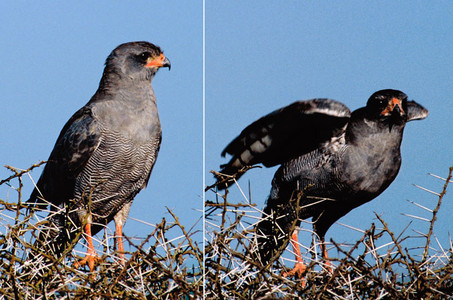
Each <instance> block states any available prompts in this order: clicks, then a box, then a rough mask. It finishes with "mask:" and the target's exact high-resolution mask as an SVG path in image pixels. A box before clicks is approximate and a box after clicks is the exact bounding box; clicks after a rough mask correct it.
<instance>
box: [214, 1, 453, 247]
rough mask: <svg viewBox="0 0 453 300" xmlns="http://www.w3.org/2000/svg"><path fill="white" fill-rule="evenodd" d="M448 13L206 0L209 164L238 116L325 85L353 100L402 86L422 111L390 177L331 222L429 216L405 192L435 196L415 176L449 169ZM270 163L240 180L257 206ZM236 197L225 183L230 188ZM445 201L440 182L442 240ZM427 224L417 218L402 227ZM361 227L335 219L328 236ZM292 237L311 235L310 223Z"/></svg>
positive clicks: (451, 71)
mask: <svg viewBox="0 0 453 300" xmlns="http://www.w3.org/2000/svg"><path fill="white" fill-rule="evenodd" d="M452 15H453V4H452V3H451V2H447V1H443V2H442V1H437V2H435V3H434V2H430V3H429V5H428V3H427V2H423V1H410V2H409V1H374V2H373V1H341V2H340V1H339V2H332V1H265V2H260V4H258V2H256V1H223V2H219V1H216V2H207V3H206V116H205V117H206V124H207V125H206V171H208V170H210V169H218V166H219V164H221V163H225V162H227V161H228V160H227V159H224V158H221V157H220V153H221V151H222V150H223V149H224V147H225V146H226V145H227V144H228V142H229V141H231V140H232V139H233V138H235V137H236V136H237V135H238V134H239V133H240V132H241V130H242V129H243V128H244V127H245V126H247V125H248V124H250V123H251V122H253V121H255V120H257V119H258V118H260V117H261V116H263V115H265V114H267V113H269V112H271V111H273V110H275V109H277V108H280V107H283V106H286V105H288V104H290V103H292V102H293V101H296V100H304V99H310V98H316V97H327V98H332V99H335V100H338V101H341V102H343V103H345V104H346V105H347V106H348V107H349V108H350V109H351V110H354V109H357V108H359V107H362V106H364V105H365V104H366V101H367V100H368V97H369V96H370V95H371V94H372V93H373V92H375V91H377V90H380V89H384V88H393V89H399V90H402V91H404V92H405V93H406V94H407V95H408V97H409V99H413V100H416V101H417V102H418V103H420V104H421V105H423V106H425V107H426V108H427V109H428V110H429V112H430V115H429V117H428V118H427V119H425V120H423V121H414V122H410V123H408V124H407V126H406V129H405V133H404V139H403V144H402V158H403V163H402V167H401V170H400V173H399V175H398V177H397V179H396V180H395V181H394V182H393V184H392V185H391V186H390V187H389V188H388V189H387V190H386V191H385V192H384V193H383V194H382V195H381V196H379V197H378V198H377V199H375V200H373V201H372V202H370V203H368V204H365V205H363V206H361V207H359V208H357V209H355V210H354V211H352V212H351V213H349V214H348V215H347V216H346V217H344V218H342V219H340V220H339V222H341V223H344V224H348V225H351V226H354V227H357V228H361V229H367V228H369V226H370V225H371V223H372V222H375V223H377V220H376V217H375V215H374V212H376V213H378V214H380V215H382V217H383V218H384V219H385V220H386V221H387V222H388V223H390V228H392V229H393V230H395V232H397V233H399V232H400V231H401V230H402V229H403V228H404V227H405V226H406V225H407V224H408V223H409V221H411V220H412V219H410V218H408V217H406V216H403V215H402V213H407V214H413V215H417V216H423V217H428V218H429V215H428V214H427V213H426V212H425V211H423V210H421V209H420V208H417V207H415V206H414V205H412V204H410V203H408V202H407V201H406V200H411V201H415V202H417V203H420V204H422V205H424V206H426V207H429V208H434V207H435V205H436V197H435V196H433V195H431V194H429V193H426V192H423V191H421V190H420V189H417V188H416V187H414V186H413V184H418V185H421V186H423V187H426V188H429V189H432V190H434V191H436V192H439V191H440V189H441V186H442V185H443V182H442V181H440V180H437V179H434V178H432V177H431V176H428V175H427V173H434V174H437V175H440V176H444V177H445V176H447V172H448V168H449V167H450V166H452V165H453V156H452V154H453V153H452V149H453V139H452V125H453V122H452V118H451V115H452V113H453V96H452V95H453V54H452V53H453V52H452V49H453V36H452V34H451V32H452V30H453V19H452V18H451V16H452ZM275 171H276V168H272V169H254V170H251V171H249V172H248V173H247V175H246V176H244V177H243V178H241V180H240V184H241V185H242V187H243V188H244V189H247V187H248V181H249V180H250V186H251V189H252V193H251V194H252V201H253V202H255V203H257V205H258V207H263V205H264V201H265V200H266V198H267V197H268V194H269V190H270V183H271V180H272V177H273V174H274V172H275ZM212 181H213V180H212V176H209V175H208V176H207V182H208V183H210V182H212ZM213 198H214V197H213V195H212V194H211V195H210V194H207V199H211V200H213ZM241 199H242V197H241V196H240V195H239V193H237V192H236V189H235V188H232V192H231V194H230V195H229V200H230V201H231V202H235V201H236V200H241ZM452 202H453V198H452V197H451V195H448V194H447V196H446V198H445V200H444V203H443V207H442V208H441V211H440V213H439V218H438V222H437V226H436V227H435V229H436V230H437V233H438V238H439V240H441V241H442V242H443V245H444V247H448V245H449V244H448V238H449V237H448V230H450V231H451V228H452V226H453V219H452V218H451V211H453V203H452ZM304 228H307V229H310V226H309V225H304ZM427 228H428V227H427V224H426V223H423V222H421V221H414V223H413V224H412V226H411V228H410V229H409V230H411V229H417V230H420V231H422V232H427ZM408 233H409V234H411V235H413V234H414V232H413V231H409V232H408ZM359 236H360V234H358V233H355V232H354V231H352V230H349V229H347V228H345V227H343V226H340V225H337V224H335V225H333V226H332V227H331V229H330V230H329V231H328V232H327V235H326V240H329V239H330V238H334V239H335V240H336V241H337V242H345V243H354V242H355V241H356V239H357V238H358V237H359ZM299 238H301V240H302V241H304V243H306V244H308V245H309V244H310V241H311V240H310V239H311V237H310V236H309V235H307V234H305V235H304V234H302V233H301V234H299ZM412 245H413V246H416V244H412Z"/></svg>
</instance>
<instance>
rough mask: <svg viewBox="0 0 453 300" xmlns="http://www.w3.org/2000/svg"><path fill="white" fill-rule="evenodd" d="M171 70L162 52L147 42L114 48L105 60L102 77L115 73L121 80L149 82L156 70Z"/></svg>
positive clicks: (131, 43)
mask: <svg viewBox="0 0 453 300" xmlns="http://www.w3.org/2000/svg"><path fill="white" fill-rule="evenodd" d="M162 67H168V69H170V68H171V64H170V60H169V59H168V58H167V57H165V55H164V54H163V52H162V50H161V49H160V48H159V47H158V46H156V45H154V44H151V43H149V42H130V43H125V44H121V45H119V46H118V47H116V48H115V49H114V50H113V51H112V53H111V54H110V55H109V57H108V58H107V61H106V63H105V71H104V75H106V74H108V73H115V75H119V76H120V77H121V78H130V79H132V80H151V79H152V78H153V77H154V75H155V74H156V72H157V70H159V68H162Z"/></svg>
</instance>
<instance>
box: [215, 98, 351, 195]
mask: <svg viewBox="0 0 453 300" xmlns="http://www.w3.org/2000/svg"><path fill="white" fill-rule="evenodd" d="M350 115H351V112H350V110H349V109H348V108H347V107H346V106H345V105H344V104H342V103H340V102H337V101H335V100H330V99H313V100H307V101H297V102H294V103H293V104H291V105H289V106H286V107H283V108H281V109H278V110H276V111H274V112H272V113H270V114H268V115H266V116H264V117H262V118H261V119H259V120H257V121H255V122H253V123H252V124H250V125H249V126H247V127H246V128H245V129H244V130H243V131H242V132H241V134H240V135H239V136H238V137H236V138H235V139H234V140H233V141H232V142H231V143H230V144H229V145H228V146H227V147H226V148H225V150H223V152H222V156H225V154H227V153H228V154H230V155H232V158H231V160H230V161H229V162H228V163H227V164H225V165H222V166H221V168H222V170H221V171H219V173H221V174H225V175H233V174H236V173H237V172H238V171H240V170H241V169H242V168H244V167H247V166H252V165H255V164H260V163H261V164H263V165H264V166H266V167H271V166H275V165H278V164H281V163H284V162H286V161H288V160H290V159H292V158H295V157H298V156H300V155H302V154H305V153H308V152H310V151H313V150H314V149H316V148H318V147H320V146H321V144H322V143H324V142H326V141H328V140H330V138H332V137H333V136H336V135H338V134H339V133H341V132H342V131H344V127H345V125H346V123H347V122H348V120H349V118H350ZM239 176H240V175H239V174H238V176H236V178H238V177H239ZM218 179H220V177H219V178H218ZM219 188H220V189H222V188H225V186H223V185H222V184H221V185H219Z"/></svg>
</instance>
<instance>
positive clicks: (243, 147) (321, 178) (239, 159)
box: [218, 90, 428, 270]
mask: <svg viewBox="0 0 453 300" xmlns="http://www.w3.org/2000/svg"><path fill="white" fill-rule="evenodd" d="M427 115H428V111H427V110H426V109H424V108H423V107H421V106H420V105H419V104H417V103H415V102H414V101H407V96H406V95H405V94H404V93H402V92H400V91H396V90H382V91H378V92H376V93H374V94H373V95H372V96H371V97H370V99H369V100H368V103H367V106H366V107H364V108H361V109H358V110H356V111H354V112H352V113H351V112H350V111H349V109H348V108H347V107H346V106H345V105H343V104H341V103H339V102H336V101H334V100H329V99H314V100H309V101H299V102H295V103H293V104H291V105H289V106H287V107H284V108H281V109H279V110H276V111H274V112H273V113H271V114H269V115H267V116H264V117H262V118H261V119H259V120H258V121H256V122H254V123H252V124H251V125H249V126H248V127H246V128H245V129H244V130H243V131H242V132H241V134H240V135H239V136H238V137H237V138H236V139H234V140H233V141H232V142H231V143H230V144H229V145H228V146H227V147H226V148H225V150H224V151H223V152H222V155H225V153H229V154H231V155H232V158H231V160H230V161H229V162H228V163H227V164H226V165H223V166H221V167H222V170H221V171H219V173H221V174H225V175H233V174H235V173H237V172H238V171H240V170H241V168H243V167H247V166H251V165H253V164H259V163H262V164H263V165H264V166H267V167H270V166H275V165H281V166H280V168H279V169H278V170H277V172H276V173H275V175H274V178H273V180H272V189H271V193H270V196H269V199H268V201H267V203H266V207H265V208H264V214H263V217H262V220H261V221H260V222H258V224H257V225H256V234H257V242H258V249H259V251H258V252H259V255H258V258H259V259H260V260H261V262H262V263H263V264H267V263H269V261H270V259H271V258H272V257H273V256H274V255H275V254H277V253H278V252H279V251H280V250H281V249H282V247H285V246H286V244H287V243H288V242H289V240H290V235H291V233H292V232H291V228H293V224H296V225H298V224H299V223H300V220H301V219H306V218H310V217H312V218H313V222H314V225H313V227H314V231H315V232H316V233H317V234H318V236H319V237H320V238H321V240H323V239H324V235H325V233H326V231H327V230H328V229H329V227H330V226H331V225H332V224H333V223H334V222H335V221H337V220H338V219H339V218H341V217H342V216H344V215H345V214H347V213H348V212H349V211H351V210H352V209H354V208H355V207H357V206H359V205H362V204H364V203H365V202H368V201H370V200H372V199H374V198H375V197H377V196H378V195H379V194H380V193H381V192H383V191H384V190H385V189H386V188H387V187H388V186H389V185H390V183H391V182H392V181H393V180H394V179H395V177H396V175H397V174H398V171H399V168H400V164H401V155H400V145H401V140H402V136H403V129H404V126H405V124H406V122H408V121H411V120H417V119H424V118H425V117H426V116H427ZM263 138H266V139H267V140H269V141H270V142H268V143H261V142H260V143H259V144H257V143H256V141H261V140H263ZM257 145H259V146H258V147H257ZM240 175H241V173H239V174H237V175H236V178H239V176H240ZM218 179H219V180H221V182H219V185H218V187H219V189H222V188H225V186H226V185H229V184H232V182H233V181H231V180H230V181H226V182H225V179H224V178H223V176H221V175H219V176H218ZM300 192H302V193H303V196H302V197H301V198H299V199H300V203H299V205H300V208H299V212H298V213H297V212H296V208H297V206H296V200H297V199H298V195H299V193H300ZM296 237H297V236H296ZM299 259H300V258H298V261H299ZM301 270H303V268H302V269H301Z"/></svg>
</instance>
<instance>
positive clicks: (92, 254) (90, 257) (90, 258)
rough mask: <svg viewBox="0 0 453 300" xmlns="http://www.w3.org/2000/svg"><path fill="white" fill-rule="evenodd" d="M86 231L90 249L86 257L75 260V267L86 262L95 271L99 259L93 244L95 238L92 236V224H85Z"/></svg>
mask: <svg viewBox="0 0 453 300" xmlns="http://www.w3.org/2000/svg"><path fill="white" fill-rule="evenodd" d="M84 229H85V233H86V235H87V237H86V240H87V243H88V251H87V255H86V256H85V258H84V259H82V260H80V261H78V262H75V263H74V267H76V268H80V267H82V266H84V265H86V264H88V267H89V268H90V272H93V271H94V265H95V262H96V261H97V260H98V259H99V258H98V257H97V255H96V251H95V250H94V245H93V238H92V237H91V224H90V223H87V224H86V225H85V228H84Z"/></svg>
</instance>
